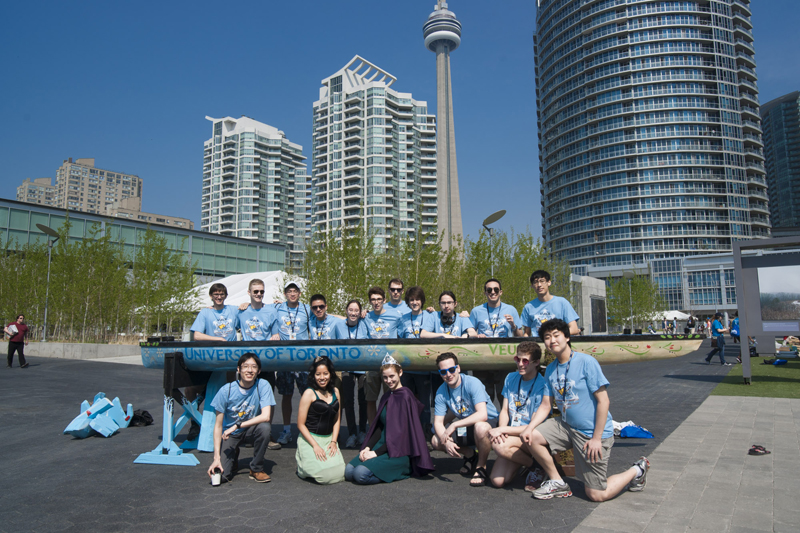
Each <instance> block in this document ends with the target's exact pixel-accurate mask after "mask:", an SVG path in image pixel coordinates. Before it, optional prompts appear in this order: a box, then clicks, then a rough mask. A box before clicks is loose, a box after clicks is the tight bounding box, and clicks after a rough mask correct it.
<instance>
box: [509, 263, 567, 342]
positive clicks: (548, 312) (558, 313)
mask: <svg viewBox="0 0 800 533" xmlns="http://www.w3.org/2000/svg"><path fill="white" fill-rule="evenodd" d="M530 281H531V288H532V289H533V290H534V292H535V293H536V299H534V300H531V301H530V302H528V303H527V304H525V307H524V308H523V309H522V319H521V320H520V322H522V326H521V327H522V328H524V330H525V336H526V337H538V336H539V327H541V325H542V324H544V323H545V322H547V321H548V320H553V319H555V318H558V319H561V320H563V321H564V322H566V323H567V324H569V331H570V333H571V334H572V335H578V334H580V332H581V330H580V329H579V328H578V319H579V318H580V317H579V316H578V313H576V312H575V309H573V308H572V304H570V303H569V301H568V300H567V299H566V298H562V297H561V296H553V295H552V294H550V285H552V282H551V281H550V273H549V272H547V271H546V270H537V271H535V272H534V273H533V274H531V279H530Z"/></svg>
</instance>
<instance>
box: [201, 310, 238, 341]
mask: <svg viewBox="0 0 800 533" xmlns="http://www.w3.org/2000/svg"><path fill="white" fill-rule="evenodd" d="M237 327H239V308H238V307H236V306H235V305H226V306H225V307H223V308H222V310H220V311H217V310H216V309H214V308H208V307H206V308H204V309H201V310H200V314H199V315H197V318H196V319H195V320H194V323H193V324H192V328H191V329H192V331H197V332H199V333H205V334H206V335H211V336H212V337H221V338H223V339H225V340H226V341H229V342H230V341H235V340H236V328H237Z"/></svg>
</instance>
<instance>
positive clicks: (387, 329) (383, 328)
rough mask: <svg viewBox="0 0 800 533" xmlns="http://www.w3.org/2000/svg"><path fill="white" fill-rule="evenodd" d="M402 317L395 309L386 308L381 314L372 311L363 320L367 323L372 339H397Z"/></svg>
mask: <svg viewBox="0 0 800 533" xmlns="http://www.w3.org/2000/svg"><path fill="white" fill-rule="evenodd" d="M400 318H401V317H400V314H399V313H398V312H397V311H395V310H394V309H386V308H384V311H383V313H382V314H380V315H378V314H376V313H375V311H370V312H369V313H367V316H366V317H364V319H363V320H362V322H364V323H365V324H366V325H367V332H368V335H369V338H370V339H396V338H397V326H398V325H399V324H400Z"/></svg>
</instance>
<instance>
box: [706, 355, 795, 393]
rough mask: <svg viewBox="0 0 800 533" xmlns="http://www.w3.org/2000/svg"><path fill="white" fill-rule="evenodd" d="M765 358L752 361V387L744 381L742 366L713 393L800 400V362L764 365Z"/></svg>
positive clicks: (737, 366)
mask: <svg viewBox="0 0 800 533" xmlns="http://www.w3.org/2000/svg"><path fill="white" fill-rule="evenodd" d="M763 361H764V358H763V357H754V358H751V359H750V368H752V370H753V377H752V379H751V384H750V385H745V384H744V382H743V380H742V365H734V366H733V367H731V371H730V372H729V373H728V375H727V376H726V377H725V379H724V380H722V383H720V384H719V385H717V386H716V388H715V389H714V390H713V391H712V392H711V394H712V395H715V396H757V397H761V398H800V360H797V359H789V360H788V362H787V363H786V364H785V365H781V366H774V365H762V364H761V363H762V362H763Z"/></svg>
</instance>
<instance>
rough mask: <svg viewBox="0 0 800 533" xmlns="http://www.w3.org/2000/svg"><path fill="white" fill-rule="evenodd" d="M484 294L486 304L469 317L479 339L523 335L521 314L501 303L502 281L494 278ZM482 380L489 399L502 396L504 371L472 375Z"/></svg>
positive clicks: (488, 281) (486, 284)
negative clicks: (520, 324) (520, 325)
mask: <svg viewBox="0 0 800 533" xmlns="http://www.w3.org/2000/svg"><path fill="white" fill-rule="evenodd" d="M483 293H484V294H485V295H486V303H485V304H482V305H479V306H477V307H475V308H474V309H473V310H472V312H471V313H470V315H469V320H470V322H472V326H473V327H474V328H475V331H476V332H477V334H478V337H479V338H486V337H494V338H499V337H516V336H520V335H521V330H518V329H517V324H519V313H517V310H516V309H515V308H514V306H513V305H508V304H504V303H503V302H502V301H501V298H502V296H503V289H502V287H501V285H500V281H499V280H496V279H495V278H492V279H490V280H487V281H486V283H484V284H483ZM472 374H473V375H474V376H475V377H476V378H478V379H479V380H481V383H483V385H484V387H486V392H487V393H489V398H491V399H492V400H494V398H495V396H497V397H498V398H500V401H501V402H502V401H503V400H502V396H500V391H501V390H502V389H503V383H504V381H505V379H506V373H505V372H504V371H497V370H476V371H474V372H473V373H472Z"/></svg>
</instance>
